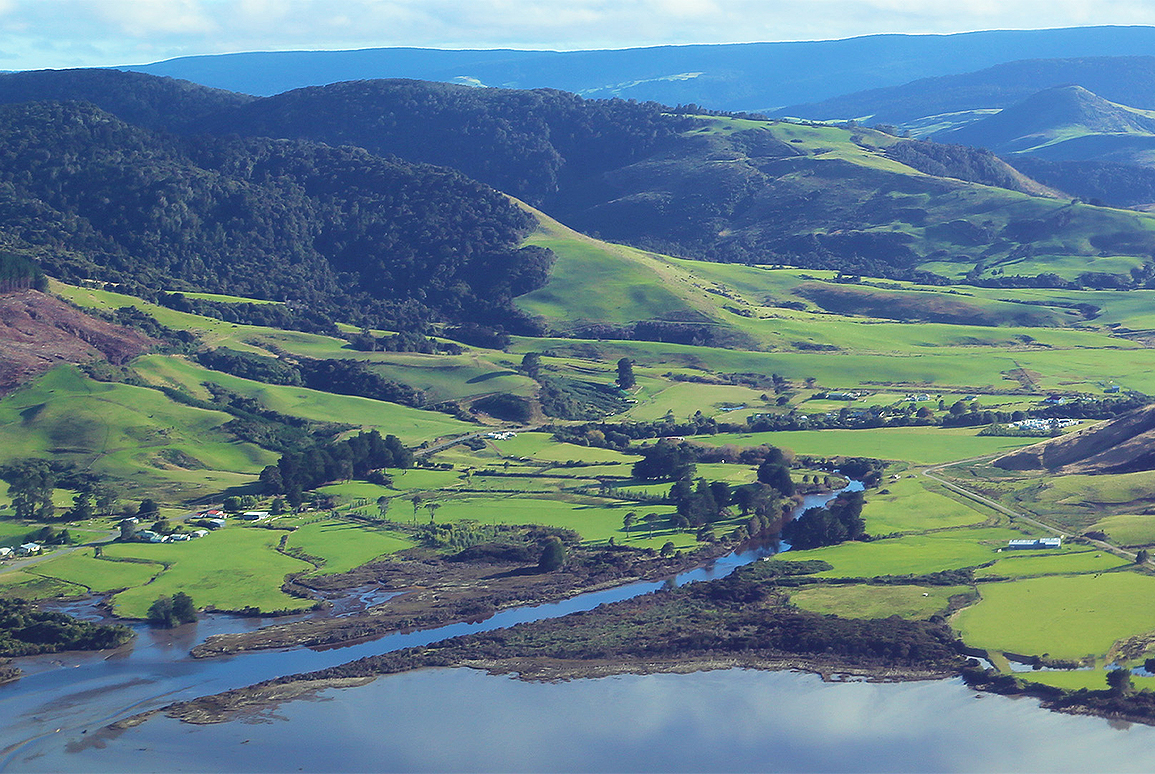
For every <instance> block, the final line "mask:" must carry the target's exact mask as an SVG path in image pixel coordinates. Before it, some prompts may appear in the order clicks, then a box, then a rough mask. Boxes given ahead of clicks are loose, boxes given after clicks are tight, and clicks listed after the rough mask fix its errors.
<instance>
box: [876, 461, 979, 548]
mask: <svg viewBox="0 0 1155 774" xmlns="http://www.w3.org/2000/svg"><path fill="white" fill-rule="evenodd" d="M884 492H886V494H884ZM980 507H981V506H978V505H974V504H972V503H971V502H970V501H969V500H957V499H955V498H953V497H951V496H949V495H948V494H947V493H946V490H945V488H943V487H940V486H938V485H935V484H933V483H931V482H930V481H928V480H926V479H924V478H921V477H915V476H914V475H913V474H905V476H904V477H903V478H899V479H897V480H886V481H884V482H883V484H882V486H881V487H879V488H878V489H872V490H870V491H869V492H867V493H866V505H865V507H863V509H862V517H863V519H864V520H865V521H866V531H867V532H869V533H870V534H872V535H889V534H891V533H893V532H924V531H926V530H932V529H943V528H947V527H963V526H968V525H971V524H979V523H981V522H984V521H986V520H987V519H989V518H990V517H991V516H992V515H994V514H993V511H986V510H979V508H980Z"/></svg>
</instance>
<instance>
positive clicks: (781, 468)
mask: <svg viewBox="0 0 1155 774" xmlns="http://www.w3.org/2000/svg"><path fill="white" fill-rule="evenodd" d="M758 480H759V481H760V482H762V483H763V484H766V485H768V486H772V487H774V488H775V489H777V490H778V491H779V492H781V493H782V494H783V495H784V496H786V497H790V496H792V495H793V494H794V482H793V481H792V480H791V479H790V469H789V468H787V467H786V466H785V465H783V464H782V463H780V462H771V461H770V460H767V461H765V462H763V463H762V464H761V465H759V466H758Z"/></svg>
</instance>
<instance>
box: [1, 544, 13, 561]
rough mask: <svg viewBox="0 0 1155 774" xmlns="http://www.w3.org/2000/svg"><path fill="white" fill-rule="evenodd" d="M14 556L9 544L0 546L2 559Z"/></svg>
mask: <svg viewBox="0 0 1155 774" xmlns="http://www.w3.org/2000/svg"><path fill="white" fill-rule="evenodd" d="M10 556H12V549H11V548H9V547H8V546H0V559H7V558H8V557H10Z"/></svg>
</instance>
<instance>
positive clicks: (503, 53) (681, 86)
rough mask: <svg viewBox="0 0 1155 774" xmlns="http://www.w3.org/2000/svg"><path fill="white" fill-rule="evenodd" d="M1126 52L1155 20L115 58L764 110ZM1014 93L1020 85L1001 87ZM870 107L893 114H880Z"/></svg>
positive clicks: (238, 75)
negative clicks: (730, 39) (568, 47)
mask: <svg viewBox="0 0 1155 774" xmlns="http://www.w3.org/2000/svg"><path fill="white" fill-rule="evenodd" d="M1133 56H1155V28H1153V27H1078V28H1069V29H1055V30H995V31H984V32H968V33H961V34H956V35H872V36H867V37H859V38H850V39H846V40H827V41H804V42H786V43H746V44H732V45H695V46H656V47H652V48H629V49H620V50H614V51H561V52H559V51H512V50H481V51H446V50H438V49H415V48H380V49H366V50H360V51H287V52H252V53H237V54H224V55H218V56H195V57H181V58H178V59H171V60H168V61H164V62H157V63H153V64H144V65H136V66H129V67H123V68H121V69H126V70H135V71H138V72H144V73H149V74H152V75H167V76H172V77H175V78H183V79H186V80H190V81H193V82H195V83H200V84H203V85H206V86H213V87H217V88H221V89H228V90H230V91H235V92H241V93H245V94H254V95H259V96H268V95H272V94H278V93H281V92H283V91H288V90H290V89H296V88H301V87H304V86H321V85H326V84H329V83H336V82H339V81H351V80H365V79H376V78H413V79H419V80H428V81H443V82H451V83H461V84H467V85H484V86H499V87H504V88H519V89H527V88H543V87H544V88H555V89H562V90H565V91H571V92H574V93H576V94H580V95H582V96H584V97H591V98H604V97H622V98H626V99H636V100H639V101H646V100H654V101H657V102H661V103H663V104H667V105H676V104H688V103H695V104H699V105H703V106H705V107H708V108H712V109H718V110H730V111H769V110H775V109H779V108H782V107H783V106H787V105H801V104H803V103H809V104H813V103H815V102H817V101H820V100H829V99H830V98H833V97H837V96H839V95H845V94H852V93H855V92H860V91H863V90H868V89H881V88H887V87H898V86H900V85H902V84H906V83H908V82H910V81H914V80H917V79H925V78H934V77H937V76H949V75H955V74H961V73H970V72H973V71H976V70H982V69H984V68H989V67H992V66H994V65H999V64H1003V63H1006V62H1012V61H1017V60H1024V59H1054V58H1063V59H1071V58H1087V57H1133ZM1027 77H1028V79H1029V76H1027ZM1065 82H1071V79H1067V80H1060V81H1058V82H1046V83H1038V84H1036V86H1035V87H1034V89H1033V91H1037V90H1039V89H1040V88H1043V87H1046V86H1052V85H1058V84H1059V83H1065ZM1082 85H1084V86H1086V87H1087V88H1089V89H1091V90H1092V91H1095V92H1097V93H1102V94H1103V95H1104V96H1105V97H1107V98H1108V99H1114V100H1117V101H1122V102H1125V103H1127V104H1137V103H1135V102H1133V101H1128V99H1122V98H1120V97H1119V96H1117V95H1111V94H1109V93H1107V92H1105V91H1102V90H1100V89H1098V88H1096V85H1094V84H1088V83H1084V84H1082ZM1028 93H1029V92H1028ZM1025 96H1027V94H1026V93H1023V94H1019V95H1018V96H1017V97H1016V96H1011V97H1010V98H1009V99H1010V101H1015V100H1016V99H1021V98H1023V97H1025ZM984 106H986V105H984ZM816 110H817V108H816ZM819 112H826V113H827V114H828V115H824V116H815V117H824V118H825V117H832V118H848V117H854V116H858V115H863V114H864V111H863V110H862V109H861V108H859V107H855V108H853V109H845V108H843V107H842V106H841V105H840V104H835V105H833V106H831V110H825V108H823V109H822V110H819ZM866 112H871V111H866ZM934 112H945V110H936V111H934ZM797 114H798V115H802V113H797ZM806 115H810V114H809V113H807V114H806ZM879 119H880V120H886V121H891V122H895V119H892V118H886V117H882V116H880V117H879Z"/></svg>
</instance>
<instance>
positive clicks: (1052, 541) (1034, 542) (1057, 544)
mask: <svg viewBox="0 0 1155 774" xmlns="http://www.w3.org/2000/svg"><path fill="white" fill-rule="evenodd" d="M1062 547H1063V539H1062V538H1061V537H1049V538H1032V539H1030V540H1011V541H1008V542H1007V548H1017V549H1032V548H1062Z"/></svg>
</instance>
